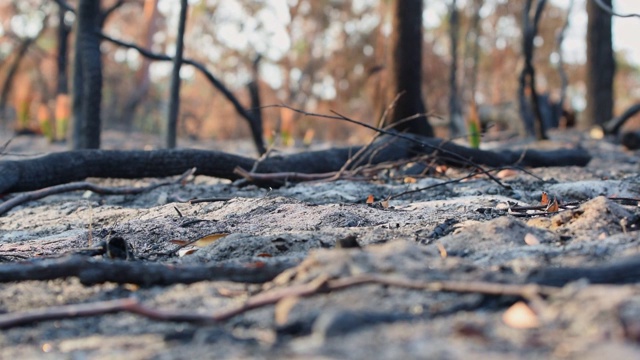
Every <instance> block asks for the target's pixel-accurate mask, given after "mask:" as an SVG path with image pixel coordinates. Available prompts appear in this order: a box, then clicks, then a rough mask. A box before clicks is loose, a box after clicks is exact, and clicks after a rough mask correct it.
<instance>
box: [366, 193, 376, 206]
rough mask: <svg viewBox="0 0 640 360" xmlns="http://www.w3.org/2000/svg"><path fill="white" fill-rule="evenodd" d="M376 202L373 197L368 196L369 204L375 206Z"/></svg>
mask: <svg viewBox="0 0 640 360" xmlns="http://www.w3.org/2000/svg"><path fill="white" fill-rule="evenodd" d="M374 201H375V199H374V198H373V195H372V194H369V196H367V204H373V202H374Z"/></svg>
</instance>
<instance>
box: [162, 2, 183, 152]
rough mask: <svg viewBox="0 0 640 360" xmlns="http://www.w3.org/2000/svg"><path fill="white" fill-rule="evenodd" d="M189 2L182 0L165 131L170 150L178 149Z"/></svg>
mask: <svg viewBox="0 0 640 360" xmlns="http://www.w3.org/2000/svg"><path fill="white" fill-rule="evenodd" d="M188 9H189V4H188V1H187V0H180V20H179V23H178V34H177V35H176V54H175V55H174V57H173V72H172V73H171V87H170V90H169V91H170V94H169V113H168V114H167V123H166V124H165V129H164V139H165V146H166V147H167V148H169V149H172V148H175V147H176V138H177V133H176V130H177V128H178V115H179V113H180V83H181V82H180V68H181V67H182V53H183V50H184V32H185V29H186V24H187V10H188Z"/></svg>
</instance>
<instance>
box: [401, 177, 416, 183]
mask: <svg viewBox="0 0 640 360" xmlns="http://www.w3.org/2000/svg"><path fill="white" fill-rule="evenodd" d="M416 181H417V180H416V178H414V177H411V176H407V177H405V178H404V183H405V184H415V183H416Z"/></svg>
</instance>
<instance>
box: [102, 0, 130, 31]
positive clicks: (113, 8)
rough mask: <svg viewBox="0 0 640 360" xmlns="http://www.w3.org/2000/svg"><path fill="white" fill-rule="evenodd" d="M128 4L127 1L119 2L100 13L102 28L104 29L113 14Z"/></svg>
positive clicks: (119, 0) (121, 0)
mask: <svg viewBox="0 0 640 360" xmlns="http://www.w3.org/2000/svg"><path fill="white" fill-rule="evenodd" d="M125 3H126V1H125V0H118V1H116V2H115V3H114V4H113V5H111V6H109V7H108V8H106V9H104V10H102V11H100V17H99V21H100V25H99V26H100V28H101V29H102V28H103V27H104V23H105V22H106V21H107V19H108V18H109V16H110V15H111V14H113V12H114V11H116V10H118V8H119V7H121V6H122V5H124V4H125Z"/></svg>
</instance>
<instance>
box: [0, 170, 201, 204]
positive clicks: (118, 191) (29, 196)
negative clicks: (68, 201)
mask: <svg viewBox="0 0 640 360" xmlns="http://www.w3.org/2000/svg"><path fill="white" fill-rule="evenodd" d="M195 171H196V169H195V168H192V169H190V170H188V171H186V172H185V173H184V174H182V175H180V177H179V178H177V179H175V180H170V181H162V182H158V183H156V184H151V185H149V186H144V187H107V186H100V185H96V184H93V183H90V182H87V181H79V182H73V183H68V184H62V185H55V186H51V187H48V188H44V189H40V190H35V191H30V192H25V193H22V194H20V195H17V196H16V197H14V198H12V199H9V200H7V201H5V202H3V203H1V204H0V215H3V214H5V213H6V212H8V211H9V210H11V209H13V208H14V207H16V206H18V205H21V204H24V203H26V202H29V201H33V200H39V199H42V198H45V197H47V196H50V195H55V194H61V193H65V192H70V191H78V190H85V191H86V190H89V191H93V192H94V193H97V194H102V195H122V194H127V195H131V194H140V193H143V192H147V191H151V190H153V189H155V188H158V187H160V186H166V185H172V184H179V183H182V182H183V181H184V180H185V179H186V178H187V177H189V176H190V175H193V174H194V173H195Z"/></svg>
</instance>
